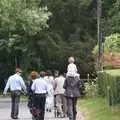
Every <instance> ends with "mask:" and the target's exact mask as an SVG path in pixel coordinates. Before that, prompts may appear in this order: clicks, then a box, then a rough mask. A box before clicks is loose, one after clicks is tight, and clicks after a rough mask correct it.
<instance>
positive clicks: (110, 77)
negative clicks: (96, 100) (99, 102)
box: [98, 69, 120, 105]
mask: <svg viewBox="0 0 120 120" xmlns="http://www.w3.org/2000/svg"><path fill="white" fill-rule="evenodd" d="M119 85H120V70H119V69H118V70H106V71H104V72H99V73H98V88H99V95H101V96H102V97H105V98H106V99H107V101H108V104H109V105H115V104H117V103H120V88H119Z"/></svg>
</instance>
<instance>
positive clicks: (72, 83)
mask: <svg viewBox="0 0 120 120" xmlns="http://www.w3.org/2000/svg"><path fill="white" fill-rule="evenodd" d="M68 62H69V65H68V67H67V73H66V75H63V74H61V73H59V72H57V73H56V74H55V76H54V77H53V76H52V73H51V72H50V71H47V72H40V73H38V72H36V71H32V72H31V73H30V81H29V83H28V84H27V85H25V83H24V81H23V78H22V77H21V75H22V70H21V69H20V68H16V71H15V74H14V75H12V76H10V77H9V79H8V81H7V84H6V87H5V89H4V92H3V94H7V91H8V89H9V88H10V91H11V103H12V104H11V118H12V119H18V113H19V102H20V94H21V91H22V90H23V91H24V93H25V94H28V107H29V110H30V113H31V114H32V119H33V120H44V115H45V110H46V111H47V112H51V111H52V110H54V111H55V110H56V112H57V115H58V117H68V118H69V120H76V115H77V110H76V105H77V100H78V98H79V97H80V93H81V81H80V76H79V74H78V73H77V67H76V65H75V64H74V62H75V59H74V57H69V59H68Z"/></svg>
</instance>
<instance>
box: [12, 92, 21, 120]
mask: <svg viewBox="0 0 120 120" xmlns="http://www.w3.org/2000/svg"><path fill="white" fill-rule="evenodd" d="M19 102H20V91H19V90H15V91H11V117H12V118H17V117H18V113H19Z"/></svg>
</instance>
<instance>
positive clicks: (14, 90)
mask: <svg viewBox="0 0 120 120" xmlns="http://www.w3.org/2000/svg"><path fill="white" fill-rule="evenodd" d="M15 72H16V73H15V74H14V75H11V76H10V77H9V78H8V81H7V84H6V86H5V89H4V92H3V94H4V95H6V94H7V91H8V89H9V88H10V91H11V103H12V107H11V118H12V119H18V113H19V102H20V94H21V91H22V90H24V92H25V93H26V86H25V83H24V80H23V78H22V77H21V75H22V70H21V69H20V68H16V71H15Z"/></svg>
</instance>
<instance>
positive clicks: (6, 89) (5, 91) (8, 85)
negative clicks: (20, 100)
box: [3, 79, 10, 95]
mask: <svg viewBox="0 0 120 120" xmlns="http://www.w3.org/2000/svg"><path fill="white" fill-rule="evenodd" d="M9 87H10V82H9V79H8V81H7V84H6V86H5V89H4V92H3V94H4V95H6V94H7V91H8V88H9Z"/></svg>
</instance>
